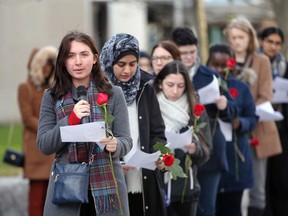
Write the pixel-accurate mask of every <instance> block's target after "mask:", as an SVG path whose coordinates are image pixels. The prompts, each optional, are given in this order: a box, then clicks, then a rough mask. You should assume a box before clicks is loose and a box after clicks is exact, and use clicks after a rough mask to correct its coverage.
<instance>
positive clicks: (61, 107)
mask: <svg viewBox="0 0 288 216" xmlns="http://www.w3.org/2000/svg"><path fill="white" fill-rule="evenodd" d="M97 96H98V90H97V88H96V86H95V84H94V83H93V82H92V81H90V86H89V88H88V92H87V98H88V102H89V104H90V105H91V114H90V121H91V122H95V121H99V120H100V119H103V116H102V113H101V110H100V109H99V107H98V105H97V104H96V101H97ZM74 105H75V102H74V100H73V98H72V94H71V92H68V93H67V94H66V95H64V96H63V97H62V98H61V99H59V100H58V101H56V105H55V110H56V115H57V119H58V120H60V119H62V118H64V117H65V116H69V115H70V113H71V112H72V110H73V108H74ZM91 154H93V159H94V158H96V160H94V161H93V162H92V163H91V164H90V174H89V175H90V177H89V179H90V190H91V192H92V196H93V198H94V204H95V209H96V213H97V215H101V214H104V213H107V212H112V211H114V210H118V209H119V202H118V199H117V195H116V185H115V182H114V180H113V175H112V170H111V167H110V160H109V155H108V154H106V153H104V152H103V151H102V150H101V149H100V147H99V146H98V145H97V144H96V143H69V144H68V160H69V162H70V163H81V162H88V161H89V155H91Z"/></svg>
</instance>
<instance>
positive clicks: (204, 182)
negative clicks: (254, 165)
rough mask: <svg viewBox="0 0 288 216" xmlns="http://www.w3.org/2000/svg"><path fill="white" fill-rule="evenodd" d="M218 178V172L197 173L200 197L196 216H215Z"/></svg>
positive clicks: (219, 175)
mask: <svg viewBox="0 0 288 216" xmlns="http://www.w3.org/2000/svg"><path fill="white" fill-rule="evenodd" d="M220 177H221V172H220V171H201V172H198V174H197V178H198V180H199V183H200V186H201V195H200V198H199V203H198V208H197V216H215V214H216V197H217V192H218V185H219V181H220Z"/></svg>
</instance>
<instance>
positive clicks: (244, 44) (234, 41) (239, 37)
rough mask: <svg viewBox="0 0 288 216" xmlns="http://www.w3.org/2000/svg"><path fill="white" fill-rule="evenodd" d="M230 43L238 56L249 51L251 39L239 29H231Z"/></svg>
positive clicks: (229, 33) (229, 34)
mask: <svg viewBox="0 0 288 216" xmlns="http://www.w3.org/2000/svg"><path fill="white" fill-rule="evenodd" d="M228 41H229V43H230V46H231V48H232V49H233V51H234V52H235V53H236V54H243V53H246V52H247V50H248V47H249V43H250V38H249V34H248V33H246V32H244V31H242V30H240V29H237V28H231V29H230V30H229V32H228Z"/></svg>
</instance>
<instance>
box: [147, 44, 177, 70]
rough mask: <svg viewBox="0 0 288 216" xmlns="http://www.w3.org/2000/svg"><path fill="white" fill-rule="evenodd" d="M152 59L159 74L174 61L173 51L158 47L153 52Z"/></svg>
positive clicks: (153, 65)
mask: <svg viewBox="0 0 288 216" xmlns="http://www.w3.org/2000/svg"><path fill="white" fill-rule="evenodd" d="M151 61H152V67H153V71H154V73H155V74H156V75H157V74H158V73H159V72H160V70H161V69H162V68H163V67H164V66H165V65H166V64H168V63H169V62H172V61H173V57H172V55H171V53H169V52H168V51H167V50H166V49H164V48H163V47H157V48H155V49H154V51H153V53H152V56H151Z"/></svg>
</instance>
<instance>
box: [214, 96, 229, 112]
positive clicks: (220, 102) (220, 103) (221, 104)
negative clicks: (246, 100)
mask: <svg viewBox="0 0 288 216" xmlns="http://www.w3.org/2000/svg"><path fill="white" fill-rule="evenodd" d="M215 103H216V106H217V108H218V109H219V110H225V109H226V108H227V98H226V97H225V96H224V95H220V96H219V97H218V98H216V100H215Z"/></svg>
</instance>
